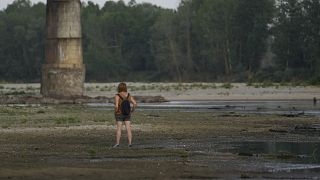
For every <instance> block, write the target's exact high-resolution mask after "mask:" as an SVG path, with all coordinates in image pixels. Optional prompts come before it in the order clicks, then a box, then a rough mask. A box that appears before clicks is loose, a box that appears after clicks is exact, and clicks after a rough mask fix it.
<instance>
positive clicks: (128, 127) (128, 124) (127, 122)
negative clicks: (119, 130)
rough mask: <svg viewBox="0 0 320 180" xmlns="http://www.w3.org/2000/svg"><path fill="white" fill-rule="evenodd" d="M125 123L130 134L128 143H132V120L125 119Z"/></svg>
mask: <svg viewBox="0 0 320 180" xmlns="http://www.w3.org/2000/svg"><path fill="white" fill-rule="evenodd" d="M124 123H125V125H126V129H127V134H128V144H129V145H131V143H132V133H131V123H130V121H125V122H124Z"/></svg>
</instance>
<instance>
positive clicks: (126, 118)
mask: <svg viewBox="0 0 320 180" xmlns="http://www.w3.org/2000/svg"><path fill="white" fill-rule="evenodd" d="M115 117H116V121H130V117H131V116H130V115H115Z"/></svg>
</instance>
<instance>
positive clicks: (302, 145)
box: [220, 142, 320, 164]
mask: <svg viewBox="0 0 320 180" xmlns="http://www.w3.org/2000/svg"><path fill="white" fill-rule="evenodd" d="M220 151H224V152H231V153H237V154H240V155H241V154H242V155H245V156H251V155H266V156H270V157H271V158H275V159H279V160H286V161H292V162H296V163H307V164H319V163H320V143H312V142H234V143H231V144H229V148H227V149H223V150H220Z"/></svg>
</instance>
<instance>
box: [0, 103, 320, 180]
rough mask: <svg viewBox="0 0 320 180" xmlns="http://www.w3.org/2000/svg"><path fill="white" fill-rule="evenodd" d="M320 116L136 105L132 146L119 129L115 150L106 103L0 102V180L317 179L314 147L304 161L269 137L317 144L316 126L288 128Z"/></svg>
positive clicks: (315, 120)
mask: <svg viewBox="0 0 320 180" xmlns="http://www.w3.org/2000/svg"><path fill="white" fill-rule="evenodd" d="M319 122H320V119H319V117H314V116H297V117H284V116H278V115H254V114H251V115H243V114H237V113H217V112H210V111H209V112H183V111H159V110H156V109H154V110H144V109H140V110H139V111H137V112H136V113H135V114H134V115H133V117H132V128H133V135H134V139H133V142H134V147H133V148H128V147H127V145H126V144H127V142H126V137H127V136H126V133H125V131H123V137H122V140H121V146H120V148H118V149H113V148H111V146H112V145H113V144H114V140H115V126H114V124H115V122H114V117H113V112H112V111H111V110H106V109H104V108H101V107H98V108H95V107H87V106H80V105H50V106H0V126H1V128H0V144H1V146H0V159H1V161H0V179H30V180H31V179H32V180H33V179H39V180H40V179H41V180H43V179H77V180H78V179H80V180H81V179H240V178H253V179H279V178H280V179H293V178H294V179H317V178H318V177H320V166H319V164H318V163H317V162H319V161H317V160H316V159H317V158H320V156H318V155H315V154H317V153H316V151H317V147H315V149H312V151H313V152H314V153H313V156H314V158H315V160H313V159H312V161H310V162H304V161H303V159H301V157H299V156H297V154H291V153H290V152H283V151H274V149H276V148H277V147H278V146H276V145H274V143H277V142H278V143H282V142H285V143H293V144H299V143H309V144H311V145H313V144H315V145H317V144H319V145H320V138H319V133H317V132H315V133H296V132H294V131H292V130H294V129H295V126H297V125H308V124H310V125H312V124H318V123H319ZM270 130H281V132H277V131H270ZM243 142H247V143H248V142H249V143H250V142H259V143H270V144H268V145H267V146H266V148H267V150H270V152H269V151H266V152H255V149H251V148H248V149H247V150H245V151H239V150H237V147H238V145H233V144H237V143H240V144H241V143H243ZM304 146H306V145H305V144H301V145H299V146H298V147H299V148H298V149H304V148H305V147H304ZM244 147H246V146H244ZM280 147H282V146H280ZM288 148H289V150H290V149H292V148H293V147H291V146H289V147H288Z"/></svg>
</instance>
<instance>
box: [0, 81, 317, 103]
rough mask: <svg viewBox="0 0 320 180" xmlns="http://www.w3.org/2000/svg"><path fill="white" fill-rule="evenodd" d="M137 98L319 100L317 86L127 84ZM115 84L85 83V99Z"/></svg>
mask: <svg viewBox="0 0 320 180" xmlns="http://www.w3.org/2000/svg"><path fill="white" fill-rule="evenodd" d="M127 84H128V86H129V91H130V92H131V94H132V95H136V96H163V97H165V98H166V99H167V100H170V101H176V100H312V99H313V98H314V97H316V98H318V99H320V87H318V86H295V87H293V86H280V85H277V84H274V85H273V86H270V87H261V86H258V85H256V86H255V85H253V86H247V85H246V84H244V83H233V84H231V88H226V87H224V84H222V83H183V84H178V83H127ZM1 86H2V89H0V90H2V91H3V92H7V91H19V90H24V91H26V92H27V93H28V92H31V93H35V94H39V88H40V84H2V85H1ZM116 86H117V83H86V84H85V95H88V96H93V97H95V96H107V97H113V96H114V94H115V93H116Z"/></svg>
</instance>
